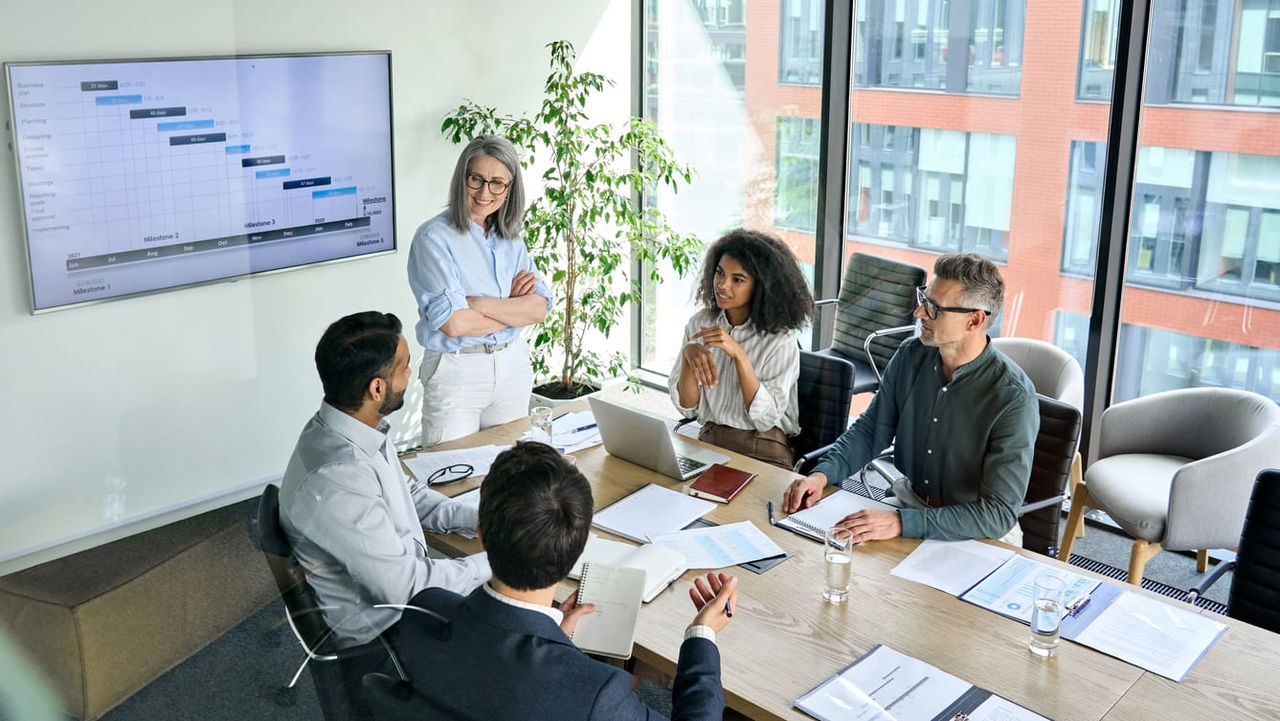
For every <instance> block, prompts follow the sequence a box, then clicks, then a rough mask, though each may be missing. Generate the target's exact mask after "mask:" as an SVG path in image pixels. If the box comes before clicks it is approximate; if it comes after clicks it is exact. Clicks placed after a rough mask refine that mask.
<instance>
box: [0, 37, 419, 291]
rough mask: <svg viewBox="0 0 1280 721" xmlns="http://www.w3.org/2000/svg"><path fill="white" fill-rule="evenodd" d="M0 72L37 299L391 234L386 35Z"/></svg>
mask: <svg viewBox="0 0 1280 721" xmlns="http://www.w3.org/2000/svg"><path fill="white" fill-rule="evenodd" d="M5 79H6V85H7V86H8V90H9V111H10V113H9V117H10V125H11V127H12V130H13V148H14V152H15V154H16V165H17V170H18V188H19V191H20V192H21V195H22V198H21V200H22V217H23V222H24V230H25V236H26V246H27V258H28V261H29V264H30V274H31V297H32V310H33V312H40V311H45V310H51V309H55V308H65V307H69V306H73V305H79V304H84V303H92V302H95V301H101V300H105V299H109V298H120V297H123V296H131V295H137V294H140V293H150V292H153V291H159V290H167V289H172V288H179V287H184V286H191V285H197V284H201V283H208V282H212V281H219V280H227V279H234V278H239V277H243V276H246V275H251V274H254V273H265V272H271V271H279V270H284V269H288V268H299V267H303V266H309V265H313V264H317V263H325V262H330V261H337V260H346V259H351V258H357V257H363V256H369V255H374V254H381V253H389V252H394V251H395V248H396V240H395V218H394V208H393V203H392V197H393V193H392V177H393V170H392V162H391V161H392V142H391V54H390V53H389V52H352V53H333V54H306V55H272V56H255V57H248V56H237V57H216V58H180V59H166V60H121V61H107V62H103V61H91V62H57V63H6V64H5Z"/></svg>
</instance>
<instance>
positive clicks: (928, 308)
mask: <svg viewBox="0 0 1280 721" xmlns="http://www.w3.org/2000/svg"><path fill="white" fill-rule="evenodd" d="M924 288H925V287H924V286H923V285H922V286H920V287H918V288H916V305H918V306H920V307H921V308H924V314H925V315H926V316H928V318H929V320H937V319H938V312H939V311H945V312H947V313H978V312H982V313H986V314H987V315H991V311H989V310H986V309H985V308H956V307H953V306H945V305H938V304H937V303H935V302H933V299H932V298H930V297H929V296H927V295H925V294H924Z"/></svg>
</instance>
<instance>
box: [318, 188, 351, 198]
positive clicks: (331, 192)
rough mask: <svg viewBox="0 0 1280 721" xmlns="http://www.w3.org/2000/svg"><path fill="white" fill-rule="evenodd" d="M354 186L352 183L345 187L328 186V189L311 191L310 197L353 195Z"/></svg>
mask: <svg viewBox="0 0 1280 721" xmlns="http://www.w3.org/2000/svg"><path fill="white" fill-rule="evenodd" d="M355 194H356V186H354V185H352V186H349V187H346V188H329V189H328V190H313V191H311V197H312V198H332V197H333V196H335V195H355Z"/></svg>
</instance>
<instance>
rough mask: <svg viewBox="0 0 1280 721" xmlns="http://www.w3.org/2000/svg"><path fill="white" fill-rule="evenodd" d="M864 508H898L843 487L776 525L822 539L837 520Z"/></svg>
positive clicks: (891, 509) (894, 509)
mask: <svg viewBox="0 0 1280 721" xmlns="http://www.w3.org/2000/svg"><path fill="white" fill-rule="evenodd" d="M864 508H872V509H876V510H882V511H896V510H898V509H896V508H894V507H893V506H890V505H888V504H885V503H881V502H880V501H873V500H871V499H870V498H865V497H863V496H859V495H858V494H856V493H850V492H848V491H846V490H844V489H843V488H841V489H839V490H837V491H836V492H835V493H832V494H831V495H829V496H827V497H826V498H824V499H822V500H821V501H818V502H817V503H816V504H814V505H813V506H811V507H809V508H806V509H804V510H803V511H796V512H795V513H793V514H791V515H790V516H787V517H786V518H784V519H782V520H781V521H778V522H777V524H775V525H777V526H778V527H779V528H785V529H787V530H788V531H792V532H793V533H799V534H800V535H802V536H808V537H809V538H813V539H816V540H818V541H822V540H824V538H823V537H824V536H825V535H826V533H827V529H828V528H831V527H832V526H834V525H835V524H836V522H837V521H839V520H840V519H842V518H844V517H845V516H847V515H849V514H850V513H853V512H855V511H861V510H863V509H864Z"/></svg>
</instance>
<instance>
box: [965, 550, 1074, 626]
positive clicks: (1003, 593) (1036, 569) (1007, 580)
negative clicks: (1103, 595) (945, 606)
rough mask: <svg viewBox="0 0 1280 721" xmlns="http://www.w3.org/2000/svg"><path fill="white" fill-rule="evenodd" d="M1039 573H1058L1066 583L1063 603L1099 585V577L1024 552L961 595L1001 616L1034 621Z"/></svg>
mask: <svg viewBox="0 0 1280 721" xmlns="http://www.w3.org/2000/svg"><path fill="white" fill-rule="evenodd" d="M1040 574H1048V575H1051V576H1057V577H1058V578H1061V579H1062V582H1063V584H1064V585H1065V586H1066V591H1065V592H1064V593H1063V606H1064V607H1065V608H1070V607H1071V605H1072V603H1073V602H1074V601H1075V600H1076V599H1077V598H1079V597H1080V596H1087V595H1089V594H1090V593H1092V592H1093V589H1095V588H1097V587H1098V583H1099V581H1098V580H1097V579H1093V578H1089V577H1087V576H1082V575H1080V574H1078V573H1073V572H1071V571H1068V570H1067V569H1065V568H1060V567H1058V566H1050V565H1049V564H1047V563H1040V562H1039V561H1034V560H1032V559H1030V558H1027V557H1025V556H1014V557H1013V558H1010V559H1009V560H1008V561H1006V562H1005V564H1004V565H1003V566H1001V567H1000V568H997V569H996V570H995V572H994V573H992V574H991V575H990V576H987V577H986V578H985V579H983V580H982V582H981V583H979V584H978V585H976V586H974V587H973V588H971V589H970V590H969V591H968V592H967V593H965V594H964V595H962V596H961V597H960V598H961V599H963V600H965V601H968V602H970V603H972V604H975V605H977V606H981V607H983V608H985V609H987V610H988V611H995V612H996V613H998V614H1000V615H1002V616H1008V617H1009V618H1014V619H1017V620H1019V621H1021V622H1023V623H1026V624H1030V623H1031V611H1032V608H1033V607H1034V604H1033V603H1032V597H1033V596H1034V594H1035V579H1036V576H1039V575H1040Z"/></svg>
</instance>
